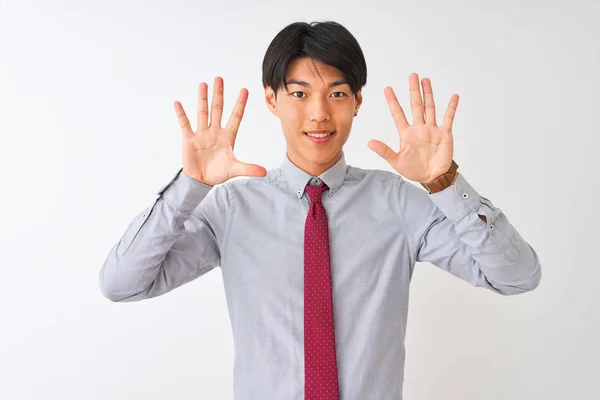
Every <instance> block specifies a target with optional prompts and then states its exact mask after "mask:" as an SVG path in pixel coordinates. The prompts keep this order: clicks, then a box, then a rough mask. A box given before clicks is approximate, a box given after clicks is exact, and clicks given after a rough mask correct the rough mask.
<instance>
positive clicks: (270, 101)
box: [265, 86, 279, 117]
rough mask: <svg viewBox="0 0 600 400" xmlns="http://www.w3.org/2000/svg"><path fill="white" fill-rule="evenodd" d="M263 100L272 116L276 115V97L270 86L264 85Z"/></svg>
mask: <svg viewBox="0 0 600 400" xmlns="http://www.w3.org/2000/svg"><path fill="white" fill-rule="evenodd" d="M265 102H266V103H267V108H268V109H269V111H271V113H272V114H273V115H274V116H276V117H278V116H279V114H278V112H277V99H276V98H275V92H274V91H273V89H271V87H270V86H267V87H265Z"/></svg>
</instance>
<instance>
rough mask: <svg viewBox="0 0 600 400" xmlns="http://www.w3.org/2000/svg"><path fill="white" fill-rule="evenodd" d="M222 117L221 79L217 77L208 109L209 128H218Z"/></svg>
mask: <svg viewBox="0 0 600 400" xmlns="http://www.w3.org/2000/svg"><path fill="white" fill-rule="evenodd" d="M222 115H223V78H221V77H220V76H217V77H216V78H215V83H214V87H213V97H212V105H211V107H210V127H215V128H220V127H221V117H222Z"/></svg>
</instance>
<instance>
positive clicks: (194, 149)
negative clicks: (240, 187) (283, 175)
mask: <svg viewBox="0 0 600 400" xmlns="http://www.w3.org/2000/svg"><path fill="white" fill-rule="evenodd" d="M223 86H224V84H223V79H222V78H221V77H218V76H217V77H216V78H215V81H214V87H213V97H212V106H211V109H210V124H209V120H208V119H209V115H208V85H207V84H206V83H204V82H202V83H200V87H199V89H198V127H197V129H196V132H194V131H193V130H192V128H191V126H190V121H189V119H188V117H187V115H186V114H185V111H184V110H183V106H182V105H181V103H180V102H178V101H176V102H175V103H174V108H175V113H176V115H177V120H178V121H179V126H180V127H181V133H182V134H183V172H184V173H185V174H187V175H188V176H190V177H192V178H194V179H195V180H197V181H200V182H203V183H206V184H207V185H216V184H219V183H223V182H225V181H227V180H228V179H230V178H233V177H236V176H258V177H262V176H265V175H266V174H267V170H266V169H265V168H264V167H261V166H260V165H255V164H246V163H243V162H241V161H238V160H237V158H235V156H234V155H233V148H234V145H235V139H236V136H237V132H238V128H239V126H240V122H241V121H242V117H243V116H244V109H245V108H246V101H247V100H248V90H246V89H242V90H240V94H239V96H238V99H237V102H236V103H235V106H234V108H233V112H232V113H231V116H230V117H229V121H228V122H227V127H225V128H221V116H222V115H223Z"/></svg>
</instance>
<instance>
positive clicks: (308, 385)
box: [304, 182, 339, 400]
mask: <svg viewBox="0 0 600 400" xmlns="http://www.w3.org/2000/svg"><path fill="white" fill-rule="evenodd" d="M327 189H329V188H328V187H327V185H325V182H321V185H320V186H310V185H307V186H306V192H307V193H308V197H309V199H310V206H309V208H308V215H307V216H306V225H305V229H304V372H305V382H304V398H305V399H307V400H315V399H318V400H334V399H335V400H338V398H339V392H338V376H337V364H336V358H335V335H334V330H333V306H332V300H331V267H330V264H329V229H328V226H327V214H326V213H325V208H324V207H323V204H322V203H321V196H322V194H323V191H324V190H327Z"/></svg>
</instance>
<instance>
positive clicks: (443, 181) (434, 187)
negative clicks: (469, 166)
mask: <svg viewBox="0 0 600 400" xmlns="http://www.w3.org/2000/svg"><path fill="white" fill-rule="evenodd" d="M457 177H458V164H457V163H456V162H455V161H454V160H452V164H451V165H450V168H448V171H446V172H444V173H443V174H442V175H440V176H439V177H437V178H436V179H433V180H431V181H429V182H421V186H423V187H424V188H425V189H426V190H427V191H428V192H429V193H430V194H432V193H438V192H441V191H442V190H444V189H446V188H448V187H450V186H452V185H453V184H454V182H455V181H456V178H457Z"/></svg>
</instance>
